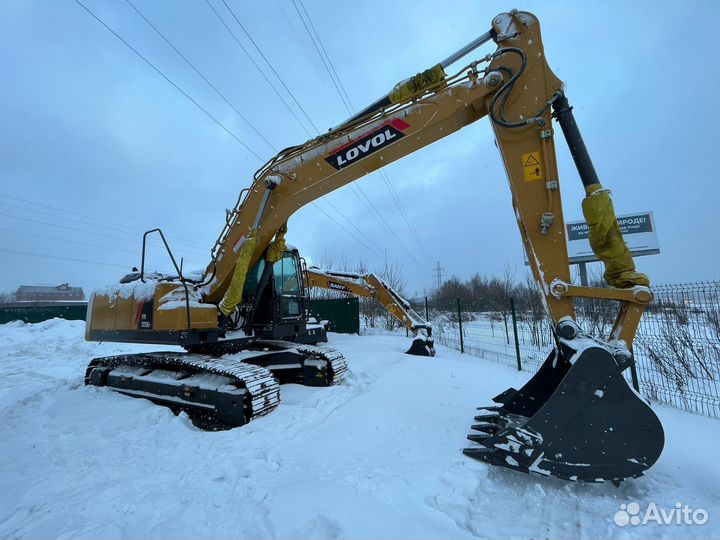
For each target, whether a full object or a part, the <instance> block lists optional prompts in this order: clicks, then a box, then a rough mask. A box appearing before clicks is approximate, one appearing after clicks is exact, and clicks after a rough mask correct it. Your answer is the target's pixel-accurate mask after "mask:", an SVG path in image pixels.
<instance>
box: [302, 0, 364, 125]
mask: <svg viewBox="0 0 720 540" xmlns="http://www.w3.org/2000/svg"><path fill="white" fill-rule="evenodd" d="M292 3H293V6H294V7H295V11H297V14H298V17H300V20H301V21H302V23H303V26H304V27H305V31H306V32H307V33H308V35H309V36H310V41H312V44H313V46H314V47H315V50H316V51H317V53H318V56H320V60H321V61H322V63H323V65H324V66H325V69H326V70H327V72H328V75H330V80H331V81H332V83H333V85H334V86H335V90H337V92H338V94H339V95H340V99H341V100H342V102H343V105H345V108H346V109H347V110H348V112H350V114H352V113H351V109H352V106H351V105H350V104H349V102H345V98H344V97H343V95H342V92H340V88H338V83H337V82H335V79H334V78H333V76H332V73H330V68H329V67H328V65H327V62H325V58H323V55H322V53H321V52H320V49H319V48H318V46H317V44H316V43H315V39H314V38H313V35H312V32H310V29H309V28H308V25H307V24H306V23H305V19H303V16H302V14H301V13H300V9H298V7H297V4H296V3H295V0H292ZM304 9H305V8H304V7H303V10H304ZM306 14H307V12H306ZM308 21H309V22H310V24H311V25H312V21H311V20H310V17H308ZM318 41H320V38H319V37H318ZM328 60H329V58H328ZM338 82H339V79H338Z"/></svg>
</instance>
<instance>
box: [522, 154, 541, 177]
mask: <svg viewBox="0 0 720 540" xmlns="http://www.w3.org/2000/svg"><path fill="white" fill-rule="evenodd" d="M522 163H523V173H524V174H525V181H526V182H531V181H532V180H542V179H543V178H544V177H545V176H544V175H543V166H542V158H541V157H540V152H530V153H529V154H523V155H522Z"/></svg>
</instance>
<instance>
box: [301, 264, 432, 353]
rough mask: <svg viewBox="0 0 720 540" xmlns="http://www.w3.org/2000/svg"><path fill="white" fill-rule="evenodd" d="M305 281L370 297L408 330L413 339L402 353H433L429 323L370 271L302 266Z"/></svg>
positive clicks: (312, 285) (328, 288)
mask: <svg viewBox="0 0 720 540" xmlns="http://www.w3.org/2000/svg"><path fill="white" fill-rule="evenodd" d="M305 284H306V285H307V286H308V287H317V288H319V289H327V290H330V291H337V292H341V293H344V294H351V295H353V296H360V297H363V298H372V299H373V300H375V301H377V302H378V303H380V304H381V305H382V306H383V307H384V308H385V309H386V310H387V311H388V313H390V314H391V315H392V316H393V317H395V318H396V319H397V320H398V322H399V323H400V325H401V326H402V327H404V328H405V329H407V330H408V332H410V333H412V335H413V337H414V338H415V339H413V343H412V345H411V346H410V349H408V350H407V351H406V354H413V355H417V356H435V347H434V343H433V339H432V325H430V323H429V322H427V321H425V320H424V319H423V318H422V317H420V315H418V314H417V312H416V311H415V310H414V309H413V308H412V306H411V305H410V303H409V302H408V301H407V300H405V299H404V298H403V297H402V296H400V295H399V294H398V293H397V292H396V291H395V289H393V288H392V287H391V286H390V285H388V284H387V283H386V282H385V281H384V280H383V279H382V278H380V277H379V276H377V275H375V274H373V273H369V274H355V273H350V272H336V271H332V270H321V269H320V268H316V267H310V268H306V269H305Z"/></svg>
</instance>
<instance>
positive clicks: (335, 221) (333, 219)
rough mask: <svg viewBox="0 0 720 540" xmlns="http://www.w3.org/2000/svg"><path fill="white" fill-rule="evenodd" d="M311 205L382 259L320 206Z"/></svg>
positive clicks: (379, 255)
mask: <svg viewBox="0 0 720 540" xmlns="http://www.w3.org/2000/svg"><path fill="white" fill-rule="evenodd" d="M312 204H313V206H314V207H315V208H317V209H318V210H320V211H321V212H322V213H323V214H325V216H327V218H328V219H329V220H330V221H332V222H333V223H335V225H337V226H338V227H340V228H341V229H342V230H343V231H345V232H346V233H348V234H349V235H350V236H352V237H353V238H354V239H355V240H356V241H357V242H358V243H360V244H362V245H363V246H365V248H366V249H368V250H369V251H370V252H372V253H373V254H375V255H376V256H378V257H380V258H382V255H381V254H380V253H379V252H378V251H376V250H375V249H374V248H371V247H370V246H368V245H367V244H366V243H365V242H363V241H362V240H360V239H359V238H358V237H357V236H355V235H354V234H353V233H352V232H350V231H349V230H348V229H346V228H345V227H343V226H342V225H341V224H340V223H339V222H338V221H337V220H336V219H335V218H333V217H332V216H331V215H330V214H328V213H327V212H326V211H325V210H323V209H322V208H320V206H319V205H318V204H317V203H315V202H314V203H312Z"/></svg>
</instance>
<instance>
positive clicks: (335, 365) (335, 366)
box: [252, 339, 347, 385]
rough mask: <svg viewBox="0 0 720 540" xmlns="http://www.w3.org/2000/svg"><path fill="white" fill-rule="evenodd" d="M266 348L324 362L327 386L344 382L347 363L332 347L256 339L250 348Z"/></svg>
mask: <svg viewBox="0 0 720 540" xmlns="http://www.w3.org/2000/svg"><path fill="white" fill-rule="evenodd" d="M258 346H259V347H266V348H268V349H272V350H289V349H293V350H296V351H297V352H299V353H300V354H302V355H303V356H307V357H308V358H311V359H314V360H321V361H322V360H324V361H325V362H326V363H327V373H328V378H329V380H328V384H329V385H335V384H340V383H342V382H343V381H344V380H345V375H346V374H347V363H346V362H345V357H344V356H343V355H342V353H341V352H339V351H337V350H335V349H333V348H332V347H320V346H317V345H304V344H302V343H293V342H292V341H282V340H277V339H257V340H254V341H253V342H252V348H256V347H258Z"/></svg>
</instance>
